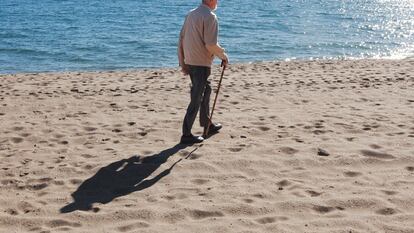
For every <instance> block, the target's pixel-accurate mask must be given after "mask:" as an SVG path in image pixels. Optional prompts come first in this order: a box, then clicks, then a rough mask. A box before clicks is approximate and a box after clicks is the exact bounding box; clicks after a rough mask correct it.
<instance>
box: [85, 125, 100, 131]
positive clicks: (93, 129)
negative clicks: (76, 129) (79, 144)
mask: <svg viewBox="0 0 414 233" xmlns="http://www.w3.org/2000/svg"><path fill="white" fill-rule="evenodd" d="M83 129H84V130H86V131H88V132H92V131H95V130H97V129H98V128H95V127H90V126H87V127H83Z"/></svg>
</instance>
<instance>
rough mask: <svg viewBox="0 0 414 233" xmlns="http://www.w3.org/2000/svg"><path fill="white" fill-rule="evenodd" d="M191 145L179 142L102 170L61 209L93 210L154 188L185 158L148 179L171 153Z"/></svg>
mask: <svg viewBox="0 0 414 233" xmlns="http://www.w3.org/2000/svg"><path fill="white" fill-rule="evenodd" d="M187 146H189V145H183V144H177V145H175V146H174V147H171V148H169V149H166V150H163V151H161V152H160V153H158V154H155V155H152V156H148V157H141V156H132V157H130V158H128V159H122V160H119V161H116V162H113V163H111V164H109V165H108V166H106V167H103V168H101V169H99V171H98V172H97V173H96V174H95V175H94V176H92V177H91V178H89V179H87V180H85V181H84V182H83V183H82V184H81V185H80V186H79V187H78V189H77V190H76V191H75V192H74V193H72V197H73V203H70V204H68V205H66V206H64V207H62V208H61V209H60V212H61V213H70V212H73V211H75V210H85V211H88V210H92V205H93V204H94V203H102V204H107V203H109V202H111V201H112V200H114V199H115V198H117V197H120V196H125V195H128V194H130V193H132V192H136V191H140V190H143V189H146V188H149V187H151V186H152V185H154V184H155V183H157V182H158V181H159V180H161V178H163V177H165V176H166V175H168V174H169V173H170V172H171V170H172V169H173V168H174V166H175V165H176V164H177V163H178V162H180V161H181V160H182V158H181V159H180V160H178V161H177V162H175V163H174V164H173V165H171V166H170V167H169V168H168V169H166V170H164V171H162V172H161V173H160V174H158V175H157V176H155V177H153V178H151V179H146V178H148V177H149V176H150V175H151V174H152V173H153V172H154V171H155V170H157V169H158V168H159V167H160V166H161V165H162V164H163V163H165V162H166V161H167V160H168V158H169V157H170V156H172V155H174V154H175V153H177V152H178V151H179V150H181V149H184V148H186V147H187ZM191 153H192V152H191ZM191 153H190V154H191ZM187 157H188V156H187Z"/></svg>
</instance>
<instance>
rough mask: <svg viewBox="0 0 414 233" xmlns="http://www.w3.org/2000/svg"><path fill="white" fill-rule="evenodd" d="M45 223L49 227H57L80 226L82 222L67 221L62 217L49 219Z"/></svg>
mask: <svg viewBox="0 0 414 233" xmlns="http://www.w3.org/2000/svg"><path fill="white" fill-rule="evenodd" d="M46 225H47V226H48V227H50V228H58V227H81V226H82V224H80V223H75V222H69V221H66V220H63V219H55V220H51V221H49V222H48V223H46Z"/></svg>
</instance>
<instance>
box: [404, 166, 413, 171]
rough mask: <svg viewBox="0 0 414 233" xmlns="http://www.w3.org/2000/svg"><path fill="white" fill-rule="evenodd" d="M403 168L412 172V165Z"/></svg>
mask: <svg viewBox="0 0 414 233" xmlns="http://www.w3.org/2000/svg"><path fill="white" fill-rule="evenodd" d="M405 170H407V171H409V172H414V167H411V166H409V167H405Z"/></svg>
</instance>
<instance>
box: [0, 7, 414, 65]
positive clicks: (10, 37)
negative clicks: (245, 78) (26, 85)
mask: <svg viewBox="0 0 414 233" xmlns="http://www.w3.org/2000/svg"><path fill="white" fill-rule="evenodd" d="M200 1H201V0H87V1H85V0H0V73H20V72H43V71H84V70H117V69H137V68H144V67H174V66H177V63H178V62H177V56H176V45H177V38H178V34H179V31H180V28H181V25H182V23H183V20H184V17H185V15H186V13H187V12H188V11H189V10H191V9H193V8H195V7H197V6H198V5H199V3H200ZM216 14H217V16H218V18H219V22H220V39H219V40H220V43H221V45H222V46H224V47H225V48H226V50H227V53H228V54H229V56H230V62H254V61H273V60H293V59H305V60H308V59H359V58H381V59H388V58H391V59H403V58H407V57H413V56H414V0H342V1H340V0H283V1H281V0H262V1H253V0H219V7H218V9H217V10H216Z"/></svg>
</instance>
